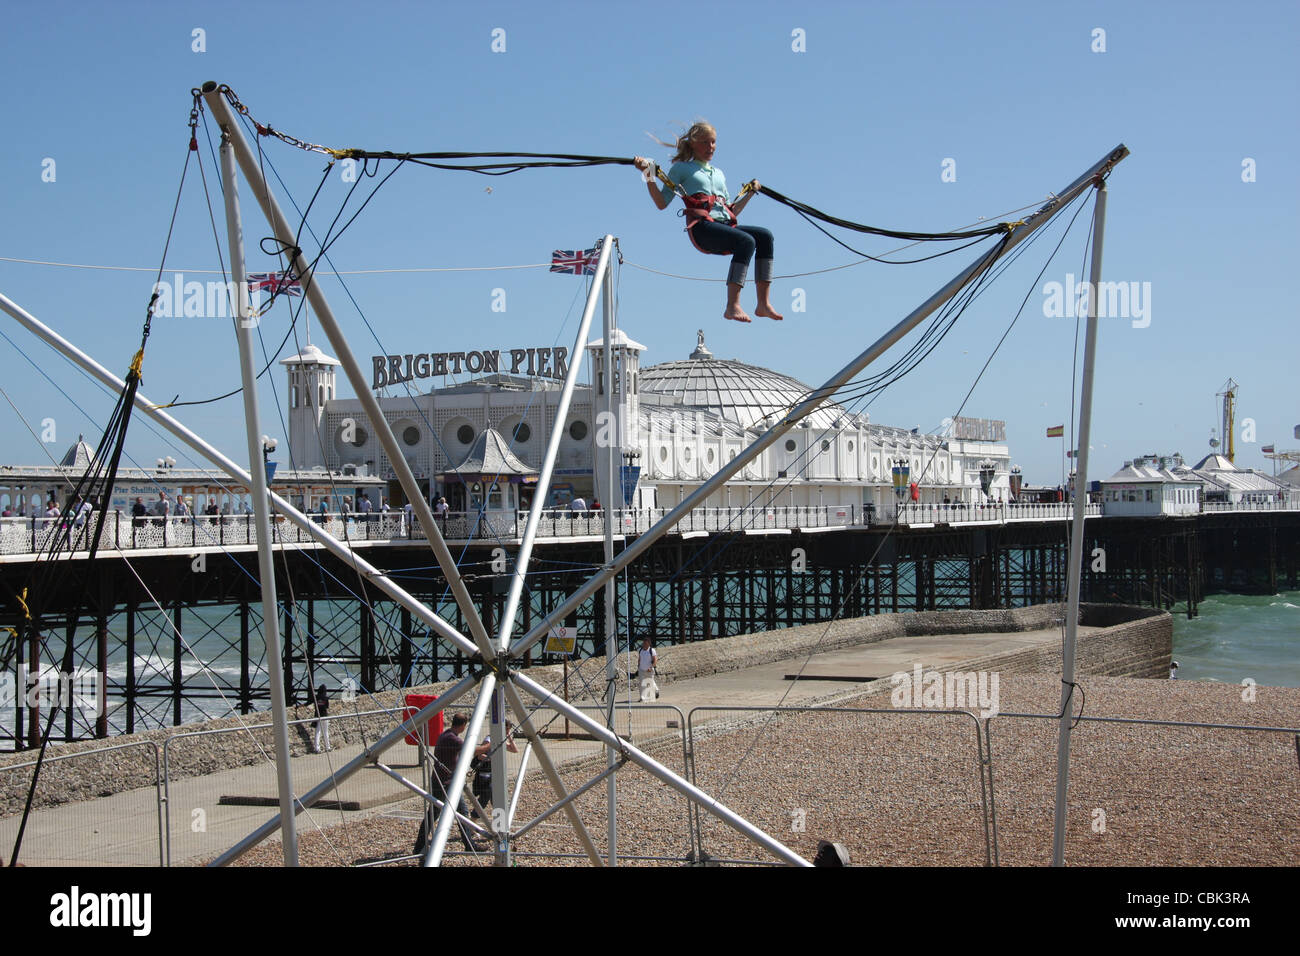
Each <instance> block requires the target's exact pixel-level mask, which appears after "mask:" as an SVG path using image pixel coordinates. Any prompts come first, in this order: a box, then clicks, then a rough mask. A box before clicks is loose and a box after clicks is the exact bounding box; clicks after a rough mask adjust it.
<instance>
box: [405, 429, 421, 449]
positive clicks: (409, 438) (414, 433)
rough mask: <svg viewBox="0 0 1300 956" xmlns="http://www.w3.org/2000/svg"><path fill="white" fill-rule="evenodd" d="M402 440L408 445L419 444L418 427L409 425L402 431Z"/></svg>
mask: <svg viewBox="0 0 1300 956" xmlns="http://www.w3.org/2000/svg"><path fill="white" fill-rule="evenodd" d="M402 441H404V442H406V443H407V444H408V445H418V444H420V429H418V428H416V427H415V426H414V425H411V426H410V427H409V428H407V429H405V430H404V431H403V432H402Z"/></svg>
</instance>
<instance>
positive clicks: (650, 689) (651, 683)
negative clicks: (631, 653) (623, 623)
mask: <svg viewBox="0 0 1300 956" xmlns="http://www.w3.org/2000/svg"><path fill="white" fill-rule="evenodd" d="M658 664H659V654H658V652H656V651H655V649H654V646H653V642H652V641H651V640H650V638H648V637H643V638H641V651H640V653H639V654H638V655H637V664H636V674H637V677H639V678H640V680H641V703H643V704H645V703H649V702H650V701H652V700H658V699H659V684H658V683H657V682H656V681H655V668H656V667H657V666H658Z"/></svg>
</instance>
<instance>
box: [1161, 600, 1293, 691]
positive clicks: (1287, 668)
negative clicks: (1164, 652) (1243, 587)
mask: <svg viewBox="0 0 1300 956" xmlns="http://www.w3.org/2000/svg"><path fill="white" fill-rule="evenodd" d="M1198 612H1199V613H1198V616H1197V617H1194V618H1191V619H1190V620H1189V619H1188V618H1187V617H1186V615H1180V614H1177V613H1175V614H1174V660H1176V661H1177V662H1178V679H1179V680H1205V681H1220V682H1222V683H1225V684H1240V683H1241V682H1242V681H1244V680H1246V679H1248V678H1249V679H1250V680H1253V681H1254V682H1255V683H1256V684H1259V685H1260V686H1263V687H1300V591H1283V592H1282V593H1280V594H1272V595H1243V594H1214V595H1210V596H1209V597H1207V598H1205V599H1204V600H1203V601H1202V602H1201V604H1200V607H1199V608H1198Z"/></svg>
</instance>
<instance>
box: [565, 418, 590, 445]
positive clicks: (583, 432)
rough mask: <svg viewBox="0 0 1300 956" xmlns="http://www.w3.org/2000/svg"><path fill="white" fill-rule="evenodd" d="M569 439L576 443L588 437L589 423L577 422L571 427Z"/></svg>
mask: <svg viewBox="0 0 1300 956" xmlns="http://www.w3.org/2000/svg"><path fill="white" fill-rule="evenodd" d="M569 437H570V438H572V439H573V440H574V441H582V440H583V439H584V438H586V437H587V423H586V422H584V421H581V420H579V421H575V422H574V423H573V424H572V425H570V426H569Z"/></svg>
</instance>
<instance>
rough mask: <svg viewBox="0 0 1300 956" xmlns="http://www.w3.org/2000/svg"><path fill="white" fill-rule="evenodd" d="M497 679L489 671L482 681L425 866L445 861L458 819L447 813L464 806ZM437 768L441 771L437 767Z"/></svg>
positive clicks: (435, 770)
mask: <svg viewBox="0 0 1300 956" xmlns="http://www.w3.org/2000/svg"><path fill="white" fill-rule="evenodd" d="M496 683H497V679H496V675H494V674H485V675H484V676H483V680H482V682H481V683H480V684H479V688H478V700H477V701H475V703H474V711H473V713H472V715H471V716H470V719H469V726H468V727H467V728H466V729H465V743H464V744H463V745H462V746H461V748H460V755H459V756H458V757H457V758H456V767H455V769H454V770H452V773H451V782H450V783H449V784H447V798H446V799H447V806H446V807H445V808H444V812H443V813H441V814H439V815H438V827H437V829H436V830H434V833H433V838H432V839H431V840H430V841H429V846H428V848H427V849H426V850H425V851H424V861H423V863H422V865H423V866H438V865H439V864H440V863H442V853H443V851H444V850H445V849H446V848H447V837H448V836H450V835H451V825H452V823H453V822H454V821H455V819H456V816H455V814H453V813H447V812H446V810H448V809H450V810H455V809H457V808H458V807H459V806H460V799H461V793H462V792H463V791H464V789H465V778H466V777H468V776H469V765H470V762H471V761H472V760H473V759H474V747H475V745H477V743H478V735H479V731H481V730H482V729H483V717H484V715H485V714H486V713H487V709H488V705H489V704H490V703H491V702H492V696H493V695H492V691H493V690H494V689H495V688H496ZM436 759H437V758H436V757H435V760H436ZM434 772H435V773H437V768H436V767H435V768H434Z"/></svg>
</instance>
